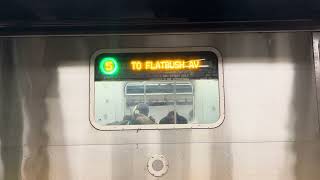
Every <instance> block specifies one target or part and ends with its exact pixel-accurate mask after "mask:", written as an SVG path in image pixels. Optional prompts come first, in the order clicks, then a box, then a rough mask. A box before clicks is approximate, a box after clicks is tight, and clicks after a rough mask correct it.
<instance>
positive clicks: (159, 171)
mask: <svg viewBox="0 0 320 180" xmlns="http://www.w3.org/2000/svg"><path fill="white" fill-rule="evenodd" d="M147 167H148V171H149V173H150V174H151V175H153V176H155V177H161V176H163V175H165V174H166V173H167V171H168V169H169V163H168V161H167V159H166V158H165V157H164V156H163V155H159V154H155V155H153V156H152V157H151V158H150V159H149V161H148V165H147Z"/></svg>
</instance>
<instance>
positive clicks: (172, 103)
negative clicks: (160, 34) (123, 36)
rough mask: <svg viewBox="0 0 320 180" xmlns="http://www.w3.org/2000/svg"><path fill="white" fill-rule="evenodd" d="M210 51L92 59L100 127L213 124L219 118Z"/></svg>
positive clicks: (213, 57)
mask: <svg viewBox="0 0 320 180" xmlns="http://www.w3.org/2000/svg"><path fill="white" fill-rule="evenodd" d="M218 64H219V61H218V57H217V55H216V54H215V53H213V52H207V51H201V52H178V53H177V52H167V53H166V52H165V53H101V54H99V55H97V56H96V57H95V58H94V97H93V98H94V123H97V124H99V126H122V125H155V126H159V127H161V125H165V124H167V125H168V124H179V125H187V124H213V123H215V122H217V121H218V120H219V118H220V96H219V94H220V92H219V70H218V67H219V66H218Z"/></svg>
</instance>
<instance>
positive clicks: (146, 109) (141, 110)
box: [137, 103, 149, 116]
mask: <svg viewBox="0 0 320 180" xmlns="http://www.w3.org/2000/svg"><path fill="white" fill-rule="evenodd" d="M137 110H138V111H139V113H141V114H144V115H146V116H148V114H149V106H148V105H147V104H144V103H141V104H138V105H137Z"/></svg>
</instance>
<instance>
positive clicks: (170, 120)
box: [167, 111, 174, 123]
mask: <svg viewBox="0 0 320 180" xmlns="http://www.w3.org/2000/svg"><path fill="white" fill-rule="evenodd" d="M167 117H168V119H169V123H174V111H170V112H169V113H168V115H167Z"/></svg>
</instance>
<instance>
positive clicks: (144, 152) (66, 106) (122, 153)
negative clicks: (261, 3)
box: [0, 32, 320, 180]
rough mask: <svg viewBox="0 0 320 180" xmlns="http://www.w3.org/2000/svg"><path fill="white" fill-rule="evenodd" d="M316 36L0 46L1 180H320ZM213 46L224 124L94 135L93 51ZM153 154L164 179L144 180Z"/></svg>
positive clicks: (137, 38)
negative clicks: (163, 166) (161, 159)
mask: <svg viewBox="0 0 320 180" xmlns="http://www.w3.org/2000/svg"><path fill="white" fill-rule="evenodd" d="M319 38H320V36H319V35H318V34H317V33H312V32H265V33H258V32H243V33H185V34H184V33H172V34H170V33H168V34H124V35H84V36H39V37H37V36H33V37H3V38H0V64H1V66H0V68H1V69H0V83H1V85H0V107H1V108H0V120H1V121H0V123H1V124H0V128H1V129H0V135H1V163H0V175H1V177H0V179H2V180H18V179H21V180H128V179H130V180H142V179H148V180H152V179H163V180H178V179H181V180H319V179H320V137H319V97H318V96H320V91H319V90H320V89H319V88H320V84H319V83H320V79H319V78H320V66H319ZM181 47H214V48H215V49H217V50H218V51H219V52H220V53H221V56H222V59H223V73H224V90H223V91H224V98H225V99H224V106H225V118H224V122H223V123H222V124H221V125H220V126H219V127H216V128H213V129H166V130H161V129H155V130H120V131H100V130H97V129H95V128H94V127H93V126H92V125H91V124H90V121H89V117H90V113H89V101H90V97H89V94H90V93H89V92H90V86H89V79H90V73H89V64H90V57H91V56H92V54H93V53H94V52H96V51H97V50H100V49H122V48H181ZM154 154H161V155H163V156H165V157H166V159H167V160H168V167H169V168H168V171H167V173H166V174H165V175H163V176H161V177H154V176H152V175H151V174H150V173H149V172H148V169H147V163H148V160H149V158H150V157H151V156H153V155H154Z"/></svg>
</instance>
